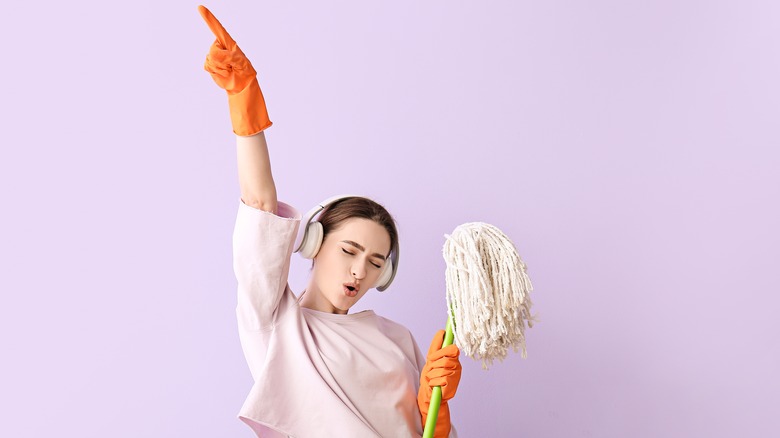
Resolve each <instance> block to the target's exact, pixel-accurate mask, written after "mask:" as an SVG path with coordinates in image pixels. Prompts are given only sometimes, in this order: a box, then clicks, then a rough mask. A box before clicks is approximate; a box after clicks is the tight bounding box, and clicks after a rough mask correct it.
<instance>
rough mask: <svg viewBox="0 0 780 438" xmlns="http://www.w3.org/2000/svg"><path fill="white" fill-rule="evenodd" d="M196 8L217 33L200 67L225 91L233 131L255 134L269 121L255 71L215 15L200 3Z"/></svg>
mask: <svg viewBox="0 0 780 438" xmlns="http://www.w3.org/2000/svg"><path fill="white" fill-rule="evenodd" d="M198 12H200V15H201V16H202V17H203V19H204V20H206V24H208V25H209V28H210V29H211V32H213V33H214V35H216V37H217V40H216V41H214V44H212V45H211V48H210V49H209V53H208V55H207V56H206V63H205V64H204V68H205V70H206V71H207V72H209V73H211V77H212V78H213V79H214V82H216V83H217V85H219V86H220V87H221V88H223V89H224V90H225V91H227V94H228V104H229V105H230V120H231V121H232V122H233V132H235V133H236V135H241V136H250V135H254V134H257V133H258V132H260V131H262V130H264V129H266V128H268V127H269V126H271V125H272V124H273V123H272V122H271V120H269V119H268V111H267V110H266V108H265V99H264V98H263V92H262V91H260V84H258V83H257V72H256V71H255V69H254V67H252V63H250V62H249V59H247V57H246V55H244V52H242V51H241V49H239V48H238V45H237V44H236V42H235V40H233V38H231V36H230V34H228V33H227V31H226V30H225V28H224V27H222V24H220V22H219V20H217V17H215V16H214V15H213V14H212V13H211V11H209V10H208V9H206V7H205V6H202V5H201V6H198Z"/></svg>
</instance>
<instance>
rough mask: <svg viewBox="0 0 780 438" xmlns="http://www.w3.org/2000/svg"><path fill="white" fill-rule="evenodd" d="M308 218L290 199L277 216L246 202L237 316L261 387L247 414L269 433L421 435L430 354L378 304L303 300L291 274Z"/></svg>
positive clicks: (239, 232)
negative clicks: (324, 308) (348, 308)
mask: <svg viewBox="0 0 780 438" xmlns="http://www.w3.org/2000/svg"><path fill="white" fill-rule="evenodd" d="M300 220H301V216H300V214H299V213H298V211H297V210H296V209H295V208H293V207H291V206H289V205H287V204H285V203H283V202H279V203H278V215H274V214H272V213H268V212H265V211H262V210H258V209H255V208H252V207H249V206H247V205H246V204H244V203H243V201H239V208H238V216H237V218H236V226H235V229H234V232H233V269H234V271H235V274H236V279H237V280H238V305H237V307H236V316H237V318H238V331H239V336H240V339H241V347H242V348H243V350H244V356H245V357H246V361H247V364H248V365H249V369H250V371H251V373H252V377H253V378H254V385H253V386H252V389H251V391H250V392H249V395H248V396H247V398H246V401H245V402H244V405H243V406H242V407H241V410H240V412H239V414H238V418H239V419H241V420H242V421H244V422H245V423H246V424H248V425H249V426H250V427H251V428H252V430H254V432H255V433H256V435H257V436H258V437H263V438H266V437H282V438H284V437H295V438H310V437H339V438H350V437H359V438H365V437H376V436H380V437H420V436H421V435H422V425H421V424H420V422H421V419H420V411H419V409H418V408H417V390H418V388H419V384H420V383H419V379H420V370H421V369H422V367H423V366H424V365H425V356H424V355H423V353H422V352H421V351H420V348H419V346H418V345H417V342H416V341H415V339H414V336H412V334H411V332H409V330H408V329H407V328H405V327H404V326H402V325H401V324H398V323H396V322H393V321H391V320H389V319H387V318H384V317H382V316H379V315H377V314H376V313H374V311H373V310H364V311H362V312H358V313H354V314H347V315H339V314H334V313H326V312H320V311H317V310H312V309H308V308H305V307H301V306H300V305H299V301H300V297H297V298H296V296H295V295H294V294H293V292H292V291H291V290H290V287H289V285H288V283H287V278H288V274H289V270H290V257H291V255H292V251H293V245H294V242H295V238H296V233H297V231H298V225H299V223H300ZM301 296H302V295H301ZM450 437H457V432H456V431H455V427H454V426H453V427H452V432H451V433H450Z"/></svg>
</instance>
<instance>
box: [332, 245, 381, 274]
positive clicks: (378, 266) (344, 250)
mask: <svg viewBox="0 0 780 438" xmlns="http://www.w3.org/2000/svg"><path fill="white" fill-rule="evenodd" d="M341 250H342V251H343V252H344V254H349V255H355V253H354V252H349V251H347V250H346V249H344V248H341ZM371 264H372V265H374V267H375V268H378V269H382V266H380V265H377V264H376V263H374V262H371Z"/></svg>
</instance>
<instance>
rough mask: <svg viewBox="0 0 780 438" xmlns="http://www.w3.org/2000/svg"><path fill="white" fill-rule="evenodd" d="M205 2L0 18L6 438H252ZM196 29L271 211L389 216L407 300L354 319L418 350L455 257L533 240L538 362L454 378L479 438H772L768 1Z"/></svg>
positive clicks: (505, 8)
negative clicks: (246, 116)
mask: <svg viewBox="0 0 780 438" xmlns="http://www.w3.org/2000/svg"><path fill="white" fill-rule="evenodd" d="M196 6H197V3H195V2H183V1H169V2H151V1H138V2H132V3H123V4H118V3H111V2H108V3H106V2H98V1H72V2H67V3H62V2H28V3H25V4H22V3H21V2H16V3H13V4H8V5H4V6H3V16H4V20H3V21H4V24H3V26H1V27H0V33H1V35H0V36H2V39H3V41H4V50H3V67H2V69H0V75H2V78H1V79H2V80H0V84H2V85H0V86H2V88H3V91H2V96H3V97H2V99H0V110H2V123H3V129H2V133H3V134H2V148H0V154H1V155H0V187H1V188H0V190H2V193H0V194H1V195H2V199H3V203H4V208H3V214H2V225H3V226H2V228H0V230H1V231H0V233H1V236H2V242H1V244H0V256H1V257H2V260H0V261H1V262H2V275H0V288H1V289H2V294H1V295H0V296H1V297H2V298H1V299H2V302H1V303H0V337H1V338H0V339H1V340H2V349H3V360H2V362H1V365H0V367H2V369H1V373H0V379H2V390H0V402H1V403H2V406H1V407H2V413H3V420H2V421H0V435H2V436H7V437H11V436H13V437H42V436H51V435H56V436H64V437H106V436H111V437H139V436H144V437H184V436H188V437H217V436H218V437H250V436H252V433H251V431H250V429H249V428H248V427H246V426H245V425H244V424H243V423H241V422H240V421H239V420H237V419H236V414H237V412H238V409H239V408H240V406H241V404H242V402H243V400H244V397H245V396H246V395H247V393H248V391H249V388H250V385H251V376H250V374H249V371H248V369H247V368H246V365H245V363H244V359H243V356H242V353H241V349H240V345H239V342H238V336H237V332H236V326H235V314H234V308H235V279H234V277H233V272H232V261H231V248H230V244H231V234H232V230H233V224H234V219H235V214H236V211H237V208H238V197H239V191H238V181H237V173H236V162H235V160H236V157H235V143H234V136H233V134H232V132H231V128H230V121H229V117H228V108H227V99H226V98H225V96H224V93H223V92H222V91H221V90H220V89H218V87H217V86H216V85H215V84H214V83H213V82H212V80H211V78H210V77H209V76H208V74H207V73H206V72H205V71H203V69H202V64H203V60H204V58H205V55H206V53H207V50H208V47H209V45H210V44H211V42H212V41H213V39H214V38H213V37H212V36H211V34H210V32H209V30H208V28H207V27H206V25H205V23H204V22H203V21H202V20H201V18H200V16H199V15H198V13H197V10H196ZM207 6H209V7H210V8H211V10H212V11H213V12H214V14H215V15H216V16H217V17H218V18H219V19H220V20H221V21H222V22H223V24H224V25H225V26H226V28H227V29H228V30H229V31H230V32H231V34H232V35H233V36H234V38H235V39H236V40H237V41H238V43H239V45H240V46H241V48H242V49H243V50H244V52H245V53H246V54H247V55H248V56H249V57H250V59H251V60H252V62H253V64H254V65H255V67H256V68H257V70H258V72H259V79H260V84H261V87H262V88H263V90H264V93H265V97H266V99H267V102H268V108H269V113H270V115H271V119H272V120H273V121H274V123H275V124H274V126H273V127H272V128H270V129H269V130H268V131H267V132H266V135H267V138H268V141H269V144H270V148H271V155H272V160H273V165H274V174H275V178H276V183H277V186H278V189H279V197H280V199H281V200H284V201H286V202H289V203H291V204H293V205H296V206H297V207H298V208H299V209H300V210H304V211H305V210H307V209H308V208H310V207H311V206H312V205H313V204H314V203H316V202H317V201H319V200H321V199H324V198H326V197H328V196H331V195H333V194H337V193H342V192H358V193H362V194H365V195H368V196H371V197H373V198H374V199H376V200H378V201H380V202H382V203H383V204H385V205H386V206H387V207H388V209H390V211H391V212H393V213H394V215H395V216H396V219H397V221H398V222H399V225H400V231H401V239H402V240H401V245H402V251H403V254H402V255H403V258H402V260H401V269H400V272H399V274H398V277H397V279H396V283H395V284H394V285H393V287H392V288H390V289H389V290H388V292H387V293H385V294H381V295H380V294H378V293H376V291H373V292H371V293H370V294H369V295H368V296H367V297H366V298H364V301H362V302H361V303H360V304H359V305H358V306H357V307H356V308H355V309H354V311H359V310H362V309H365V308H374V309H375V310H376V311H377V312H378V313H379V314H381V315H384V316H386V317H388V318H391V319H394V320H396V321H398V322H401V323H403V324H405V325H406V326H407V327H409V328H410V330H411V331H412V332H413V333H414V334H415V336H416V337H417V339H418V342H419V343H420V344H421V346H423V347H424V346H427V345H428V343H429V340H430V337H431V336H432V334H433V332H434V331H435V330H437V329H439V328H443V326H444V322H445V319H446V313H445V312H446V310H445V306H446V304H445V299H444V292H443V291H444V261H443V259H442V257H441V246H442V245H443V242H444V239H443V234H444V233H448V232H450V231H451V230H452V229H453V228H454V227H455V226H457V225H458V224H461V223H463V222H468V221H474V220H481V221H486V222H490V223H493V224H495V225H497V226H498V227H500V228H501V229H502V230H504V232H505V233H507V234H508V235H509V236H510V237H511V238H512V239H513V240H514V241H515V243H516V245H517V247H518V250H519V253H520V255H521V257H522V258H523V260H524V261H525V262H526V263H527V265H528V267H529V275H530V277H531V280H532V281H533V284H534V288H535V289H534V291H533V295H532V297H533V301H534V311H535V313H537V314H538V315H539V318H540V320H541V322H540V323H539V324H538V325H536V326H535V327H534V328H533V329H531V330H529V331H528V338H529V340H528V350H529V357H528V359H526V360H523V359H521V358H520V355H519V354H515V353H512V355H511V356H510V357H509V358H508V359H507V360H506V361H504V362H503V363H498V364H496V365H495V366H494V367H492V368H491V369H490V370H489V371H487V372H485V371H482V370H481V369H480V365H479V363H478V362H475V361H472V360H470V359H468V358H463V366H464V371H463V380H462V383H461V386H460V389H459V391H458V395H457V396H456V398H455V399H454V400H453V402H452V403H451V409H452V412H453V422H454V423H455V424H456V426H457V427H458V429H459V430H460V432H461V436H462V437H480V436H497V437H628V436H630V437H660V436H663V437H693V436H695V437H705V436H706V437H733V436H752V437H758V436H770V435H776V434H777V433H778V430H780V420H779V419H778V417H777V415H776V414H777V409H778V406H779V405H780V379H778V377H777V370H778V369H780V352H779V351H778V345H777V342H776V337H777V333H778V332H779V331H780V330H779V329H780V327H779V325H780V324H778V322H777V316H776V314H777V308H778V305H780V299H779V298H778V292H780V290H778V286H777V281H776V273H777V272H778V269H777V264H778V261H780V260H779V259H780V257H778V245H779V244H780V234H779V233H778V231H777V224H778V223H780V218H779V217H778V216H779V214H778V210H779V209H778V207H777V204H778V197H780V176H778V168H779V167H780V166H779V165H780V154H779V153H778V152H777V146H778V145H779V144H780V132H779V130H778V122H777V119H778V117H777V115H778V110H780V103H779V102H780V86H778V77H780V56H778V55H780V52H779V51H778V46H779V45H778V43H779V42H780V27H779V26H778V25H777V24H778V16H779V14H780V6H778V3H777V2H770V1H763V2H761V1H740V2H737V1H717V0H715V1H708V2H704V1H691V0H684V1H679V0H678V1H656V2H639V1H625V0H620V1H618V0H612V1H606V0H604V1H591V2H577V1H554V0H553V1H545V2H525V1H520V2H518V1H479V2H477V1H474V2H464V1H456V0H448V1H422V2H421V1H394V2H389V1H385V2H376V1H373V2H365V1H354V0H352V1H336V2H281V1H274V2H270V1H264V2H243V1H242V2H236V1H234V2H213V3H207ZM307 267H308V265H307V263H306V262H305V261H304V260H302V259H300V258H299V257H297V256H296V257H295V259H294V265H293V273H292V276H291V278H290V283H291V285H292V286H293V288H294V289H295V290H296V291H299V290H300V288H301V286H303V285H304V284H305V281H306V275H307V272H308V271H307Z"/></svg>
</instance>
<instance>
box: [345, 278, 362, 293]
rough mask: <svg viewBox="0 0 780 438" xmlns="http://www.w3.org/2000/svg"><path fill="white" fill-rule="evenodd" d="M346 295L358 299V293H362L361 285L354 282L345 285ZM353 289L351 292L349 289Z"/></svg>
mask: <svg viewBox="0 0 780 438" xmlns="http://www.w3.org/2000/svg"><path fill="white" fill-rule="evenodd" d="M343 287H344V293H345V294H347V296H349V297H356V296H357V294H358V292H360V285H359V284H358V283H355V282H354V281H352V282H349V283H344V284H343ZM350 287H351V288H353V289H354V290H352V291H351V290H349V288H350Z"/></svg>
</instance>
